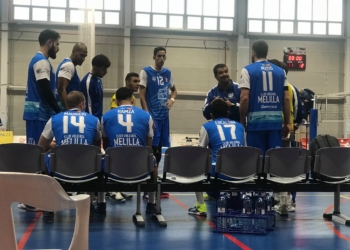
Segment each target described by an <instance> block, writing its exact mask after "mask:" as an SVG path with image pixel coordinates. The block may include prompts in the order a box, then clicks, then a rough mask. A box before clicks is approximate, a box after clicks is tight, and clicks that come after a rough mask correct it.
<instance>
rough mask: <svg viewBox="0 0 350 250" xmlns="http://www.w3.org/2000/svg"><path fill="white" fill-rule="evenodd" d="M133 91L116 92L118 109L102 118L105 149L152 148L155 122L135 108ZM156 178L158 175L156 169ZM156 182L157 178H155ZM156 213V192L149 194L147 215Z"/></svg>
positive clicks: (145, 113)
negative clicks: (126, 147)
mask: <svg viewBox="0 0 350 250" xmlns="http://www.w3.org/2000/svg"><path fill="white" fill-rule="evenodd" d="M132 94H133V92H132V90H130V89H128V88H126V87H122V88H119V89H118V90H117V92H116V98H117V103H118V107H117V108H115V109H112V110H110V111H108V112H107V113H105V114H104V115H103V117H102V136H103V146H104V148H109V147H123V146H148V147H152V137H153V120H152V117H151V115H150V114H149V113H147V112H145V111H144V110H142V109H140V108H137V107H134V106H133V98H132ZM154 174H155V177H156V175H157V174H158V168H157V165H156V166H155V167H154ZM154 179H155V180H156V178H154ZM155 212H156V206H155V198H154V192H152V193H149V199H148V203H147V207H146V213H147V214H154V213H155Z"/></svg>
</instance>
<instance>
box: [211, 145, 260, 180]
mask: <svg viewBox="0 0 350 250" xmlns="http://www.w3.org/2000/svg"><path fill="white" fill-rule="evenodd" d="M262 163H263V154H262V151H261V150H260V149H258V148H253V147H231V148H222V149H220V150H219V151H218V152H217V154H216V166H215V172H216V174H215V178H216V179H218V180H220V181H224V182H229V183H234V184H238V183H245V182H250V181H253V180H255V179H257V174H260V173H261V172H262ZM220 175H223V176H224V177H228V179H225V178H221V176H220ZM230 179H233V180H230Z"/></svg>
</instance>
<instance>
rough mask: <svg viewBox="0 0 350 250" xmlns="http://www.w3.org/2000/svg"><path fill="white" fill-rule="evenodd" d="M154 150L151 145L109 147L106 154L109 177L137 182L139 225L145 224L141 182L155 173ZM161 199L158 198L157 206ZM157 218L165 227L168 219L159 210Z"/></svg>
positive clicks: (135, 215) (127, 182)
mask: <svg viewBox="0 0 350 250" xmlns="http://www.w3.org/2000/svg"><path fill="white" fill-rule="evenodd" d="M153 169H154V163H153V151H152V149H151V148H149V147H142V146H128V147H115V148H108V149H107V150H106V155H105V173H106V174H107V178H108V179H109V180H112V181H116V182H119V183H124V184H134V183H137V204H136V213H135V214H134V215H133V221H134V222H135V224H136V225H137V226H139V227H144V226H145V221H144V219H143V217H142V215H141V209H140V206H141V205H140V204H141V182H144V181H146V180H149V179H150V178H151V174H152V173H153ZM159 202H160V200H159V199H158V200H157V204H158V205H157V207H158V206H159V207H160V205H159ZM156 218H157V220H158V223H159V225H160V226H163V227H165V226H166V225H167V224H166V221H165V220H164V218H163V216H162V215H161V213H160V209H158V210H157V214H156Z"/></svg>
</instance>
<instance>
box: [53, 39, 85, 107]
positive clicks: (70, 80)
mask: <svg viewBox="0 0 350 250" xmlns="http://www.w3.org/2000/svg"><path fill="white" fill-rule="evenodd" d="M85 57H87V48H86V45H85V44H84V43H76V44H75V45H74V47H73V51H72V54H71V55H70V57H69V58H65V59H64V60H63V61H62V62H61V63H60V65H58V68H57V73H56V82H57V92H58V96H57V101H58V104H59V105H60V108H61V109H62V110H67V109H68V105H67V95H68V94H69V92H71V91H73V90H77V91H79V83H80V79H79V76H78V73H77V71H76V68H75V67H76V66H77V65H79V66H81V65H82V64H83V62H84V61H85Z"/></svg>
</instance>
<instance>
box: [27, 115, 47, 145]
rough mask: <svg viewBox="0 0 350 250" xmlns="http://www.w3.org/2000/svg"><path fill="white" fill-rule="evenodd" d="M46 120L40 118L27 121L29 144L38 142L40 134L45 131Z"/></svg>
mask: <svg viewBox="0 0 350 250" xmlns="http://www.w3.org/2000/svg"><path fill="white" fill-rule="evenodd" d="M45 125H46V122H44V121H38V120H28V121H26V136H27V144H34V145H36V144H38V142H39V139H40V136H41V134H42V132H43V131H44V128H45Z"/></svg>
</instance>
